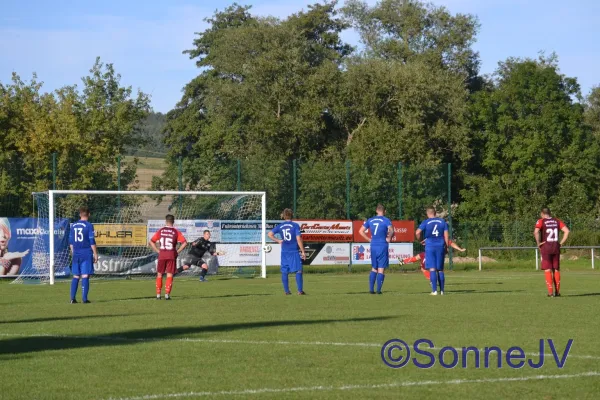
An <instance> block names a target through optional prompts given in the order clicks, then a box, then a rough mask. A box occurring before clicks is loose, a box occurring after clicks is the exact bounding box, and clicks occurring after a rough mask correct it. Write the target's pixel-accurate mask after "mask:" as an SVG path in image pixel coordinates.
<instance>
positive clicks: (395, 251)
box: [352, 243, 413, 264]
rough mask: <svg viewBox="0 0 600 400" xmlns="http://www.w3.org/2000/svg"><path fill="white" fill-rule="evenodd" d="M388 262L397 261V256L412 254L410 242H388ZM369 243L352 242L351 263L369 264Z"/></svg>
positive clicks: (405, 256) (403, 256) (409, 255)
mask: <svg viewBox="0 0 600 400" xmlns="http://www.w3.org/2000/svg"><path fill="white" fill-rule="evenodd" d="M388 255H389V257H390V264H392V263H397V262H398V259H399V258H408V257H412V256H413V244H412V243H390V245H389V248H388ZM370 263H371V245H370V244H369V243H352V264H370Z"/></svg>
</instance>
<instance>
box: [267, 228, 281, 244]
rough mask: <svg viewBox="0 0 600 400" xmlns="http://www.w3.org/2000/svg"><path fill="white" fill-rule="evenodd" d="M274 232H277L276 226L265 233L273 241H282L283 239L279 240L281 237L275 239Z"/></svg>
mask: <svg viewBox="0 0 600 400" xmlns="http://www.w3.org/2000/svg"><path fill="white" fill-rule="evenodd" d="M276 233H279V230H278V229H277V227H276V228H275V229H273V230H272V231H270V232H269V233H268V235H267V236H269V239H271V240H272V241H274V242H277V243H279V244H281V243H283V240H281V239H277V238H276V237H275V234H276Z"/></svg>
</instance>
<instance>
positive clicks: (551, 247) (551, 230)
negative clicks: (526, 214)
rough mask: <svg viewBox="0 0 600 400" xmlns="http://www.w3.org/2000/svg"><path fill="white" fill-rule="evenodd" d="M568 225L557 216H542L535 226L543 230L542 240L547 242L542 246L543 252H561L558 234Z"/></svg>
mask: <svg viewBox="0 0 600 400" xmlns="http://www.w3.org/2000/svg"><path fill="white" fill-rule="evenodd" d="M565 226H566V225H565V224H564V223H563V222H562V221H561V220H559V219H556V218H542V219H540V220H538V222H537V224H535V227H536V228H537V229H539V230H540V231H541V232H542V241H541V242H540V243H543V242H546V243H544V244H543V245H542V247H540V249H541V251H542V254H560V243H559V242H558V234H559V232H560V231H561V230H562V228H564V227H565Z"/></svg>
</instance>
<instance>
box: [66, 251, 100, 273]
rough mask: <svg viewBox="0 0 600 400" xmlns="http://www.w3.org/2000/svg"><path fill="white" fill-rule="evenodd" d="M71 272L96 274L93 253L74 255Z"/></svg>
mask: <svg viewBox="0 0 600 400" xmlns="http://www.w3.org/2000/svg"><path fill="white" fill-rule="evenodd" d="M71 273H72V274H73V275H74V276H81V275H94V256H93V255H89V256H88V255H84V256H80V255H77V254H75V255H73V263H72V264H71Z"/></svg>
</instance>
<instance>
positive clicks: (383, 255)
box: [371, 244, 390, 269]
mask: <svg viewBox="0 0 600 400" xmlns="http://www.w3.org/2000/svg"><path fill="white" fill-rule="evenodd" d="M389 247H390V246H388V245H378V244H376V245H373V244H371V266H372V267H373V268H375V269H377V268H387V267H389V266H390V254H389Z"/></svg>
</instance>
